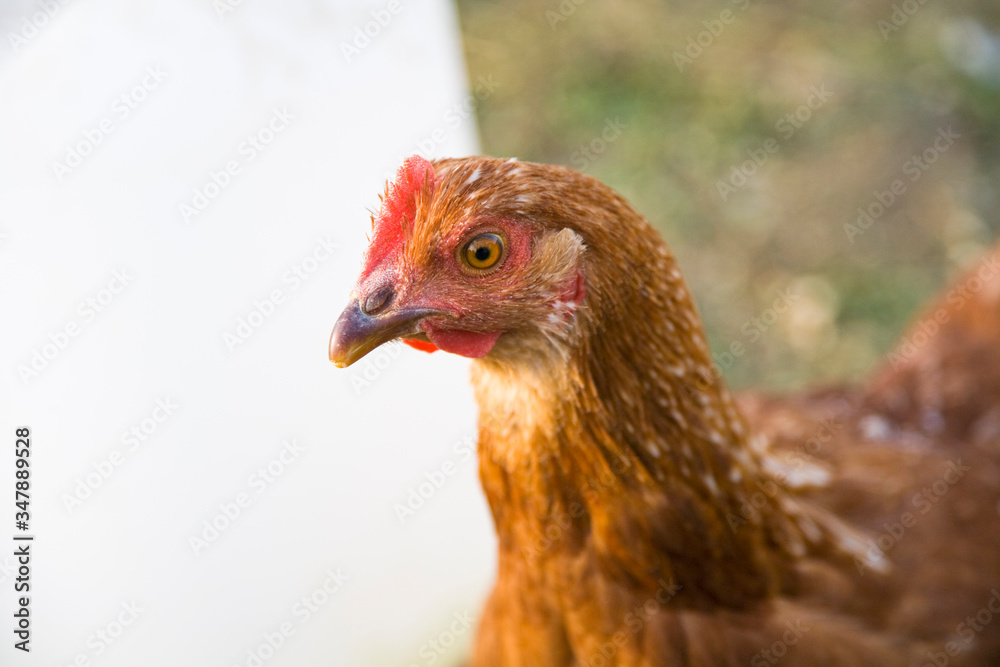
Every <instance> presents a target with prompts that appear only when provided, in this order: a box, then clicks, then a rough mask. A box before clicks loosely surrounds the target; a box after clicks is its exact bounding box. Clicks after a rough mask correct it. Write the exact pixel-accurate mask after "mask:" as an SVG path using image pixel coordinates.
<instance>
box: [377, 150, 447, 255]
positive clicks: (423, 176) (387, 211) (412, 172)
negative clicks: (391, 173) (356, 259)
mask: <svg viewBox="0 0 1000 667" xmlns="http://www.w3.org/2000/svg"><path fill="white" fill-rule="evenodd" d="M425 186H427V187H428V189H429V190H430V189H432V188H433V187H434V166H433V165H432V164H431V163H430V162H428V161H427V160H425V159H424V158H422V157H420V156H419V155H412V156H410V157H408V158H406V159H405V160H404V161H403V164H402V166H400V168H399V170H398V171H397V172H396V180H395V181H393V182H392V183H391V184H390V185H388V186H386V190H385V197H383V198H382V208H381V210H380V211H379V213H378V217H377V218H375V219H374V220H373V221H372V226H373V227H374V230H375V231H374V234H373V235H372V240H371V245H370V246H369V247H368V253H367V255H366V257H365V267H364V272H365V273H368V272H369V271H371V270H372V269H373V268H375V267H376V266H378V265H379V263H380V262H381V261H382V259H383V258H384V257H385V256H386V255H387V254H388V253H389V252H391V251H392V250H393V249H394V248H396V247H398V246H399V244H400V243H402V241H403V231H404V226H405V225H411V224H413V217H414V216H415V215H416V211H417V194H418V193H419V192H420V191H421V190H423V188H424V187H425Z"/></svg>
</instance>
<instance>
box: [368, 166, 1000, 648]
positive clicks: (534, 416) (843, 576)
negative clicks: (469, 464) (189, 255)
mask: <svg viewBox="0 0 1000 667" xmlns="http://www.w3.org/2000/svg"><path fill="white" fill-rule="evenodd" d="M409 196H410V198H411V199H410V201H409V202H408V203H409V204H412V208H410V210H412V212H413V218H412V220H411V221H409V222H408V224H406V225H404V226H403V227H402V229H403V231H404V238H402V239H401V240H400V243H399V248H398V249H397V250H396V252H395V253H383V255H384V257H390V256H391V258H390V259H387V260H386V261H391V262H392V263H393V266H394V267H395V268H394V271H396V273H397V274H398V276H401V277H402V278H401V279H400V284H401V285H402V286H401V287H400V289H401V290H402V293H401V295H400V298H407V296H408V294H407V292H406V290H407V289H410V290H412V292H413V293H420V294H422V295H424V297H425V298H430V297H428V296H427V295H428V294H431V293H432V292H433V290H432V288H431V287H428V286H430V285H434V284H435V283H436V282H440V281H438V280H437V279H438V278H439V277H440V276H443V275H444V273H445V269H444V268H443V267H444V266H445V265H446V264H447V263H448V262H449V261H450V260H451V258H452V257H453V256H454V252H455V247H456V244H457V243H459V242H460V240H461V239H463V238H465V237H466V235H467V234H468V233H469V232H470V230H474V229H477V228H479V227H481V226H482V224H483V221H489V220H505V221H512V223H513V224H514V225H515V226H516V227H517V228H518V229H524V230H527V233H528V234H529V235H530V239H531V241H530V245H528V246H526V247H525V248H522V249H521V250H520V252H523V253H525V255H524V262H523V265H521V266H520V268H519V270H518V271H516V272H514V271H512V272H506V273H504V272H498V273H496V274H493V275H491V276H489V277H487V278H484V279H483V280H482V281H478V282H477V281H476V280H468V281H466V282H467V284H461V285H458V286H453V287H449V288H448V289H447V290H446V291H443V292H438V293H433V297H434V298H436V299H438V300H440V301H442V302H444V301H447V302H448V303H450V304H452V306H453V307H454V308H456V309H457V312H458V313H459V315H457V316H456V317H459V318H460V321H461V324H462V327H463V328H466V329H470V330H474V331H491V330H503V331H504V333H503V334H502V335H501V336H500V337H499V339H497V342H496V345H495V347H494V348H493V349H492V351H491V352H490V353H489V354H488V355H487V356H485V357H484V358H482V359H479V360H477V361H475V362H474V363H473V369H472V381H473V386H474V390H475V395H476V399H477V401H478V404H479V408H480V433H479V456H480V477H481V480H482V485H483V488H484V491H485V493H486V495H487V498H488V500H489V503H490V507H491V509H492V513H493V518H494V521H495V523H496V530H497V535H498V540H499V571H498V575H497V582H496V586H495V589H494V591H493V594H492V595H491V597H490V600H489V602H488V604H487V606H486V609H485V611H484V613H483V616H482V619H481V622H480V627H479V630H478V639H477V642H476V648H475V652H474V655H473V658H472V662H473V664H474V665H476V666H478V667H483V666H487V665H546V666H556V665H737V664H742V665H746V664H751V665H757V664H759V665H764V664H774V662H775V661H777V660H778V659H779V658H780V659H782V660H783V661H785V664H798V665H909V664H915V665H919V664H924V662H925V661H930V660H931V658H929V657H928V655H930V654H933V653H934V652H935V651H944V650H945V644H946V642H948V641H951V640H954V639H955V637H953V635H955V634H956V632H957V630H956V628H957V626H958V625H959V624H960V623H961V622H962V621H963V619H964V618H965V617H966V616H967V615H968V614H970V613H971V614H975V612H976V611H977V610H978V609H980V608H981V607H983V606H984V605H986V604H987V602H988V601H989V599H990V595H991V593H990V592H991V590H993V589H996V588H998V587H1000V504H998V503H1000V276H998V277H995V279H994V280H993V281H992V282H990V283H989V284H988V285H987V286H986V287H983V288H982V289H980V290H978V291H977V292H976V293H975V294H974V295H973V297H970V298H971V301H970V300H966V301H964V302H963V303H962V306H961V312H960V313H959V312H956V316H955V317H953V318H951V319H950V321H949V322H948V323H947V324H946V325H942V327H941V331H940V332H939V334H938V335H937V336H936V337H934V338H932V339H931V340H929V341H928V342H927V343H926V344H925V345H924V346H923V347H920V348H918V349H917V351H916V353H915V354H913V355H911V356H910V357H908V358H906V359H905V360H904V361H901V362H899V363H895V364H893V365H894V366H895V367H891V366H889V365H887V366H886V368H884V369H883V370H881V371H880V372H879V373H877V374H876V378H875V380H873V382H872V384H871V385H870V386H868V387H858V388H853V389H842V390H836V391H832V390H831V391H826V392H819V393H812V394H806V395H802V396H795V397H784V398H770V397H763V396H757V395H752V394H749V395H746V396H743V397H740V399H739V400H738V401H736V400H734V399H733V397H732V396H731V395H730V393H729V392H728V391H727V390H726V388H725V387H724V385H723V383H722V382H721V380H720V379H719V377H718V375H717V373H716V372H715V370H714V368H713V366H712V363H711V359H710V353H709V349H708V345H707V343H706V340H705V336H704V333H703V331H702V325H701V321H700V318H699V316H698V314H697V311H696V309H695V306H694V303H693V302H692V299H691V296H690V294H689V292H688V290H687V287H686V285H685V283H684V281H683V279H682V277H681V274H680V271H679V269H678V267H677V264H676V262H675V261H674V258H673V256H672V255H671V253H670V251H669V250H668V248H667V247H666V245H665V244H664V243H663V241H662V239H661V238H660V237H659V235H658V234H657V233H656V232H655V231H654V230H653V229H652V228H651V227H650V226H649V225H648V224H647V223H646V221H645V220H644V219H643V218H642V216H640V215H639V214H638V213H637V212H636V211H635V210H634V209H633V208H632V207H631V206H630V205H629V204H628V203H627V202H626V201H625V200H624V199H622V198H621V197H620V196H619V195H617V194H616V193H615V192H613V191H612V190H610V189H609V188H607V187H606V186H604V185H602V184H601V183H599V182H597V181H595V180H594V179H592V178H590V177H587V176H584V175H581V174H579V173H576V172H573V171H571V170H568V169H565V168H561V167H555V166H547V165H538V164H530V163H522V162H518V161H516V160H501V159H494V158H466V159H448V160H438V161H435V162H434V163H433V178H432V180H431V179H429V180H428V182H427V183H426V184H425V186H424V187H423V188H416V189H413V191H412V193H411V194H410V195H409ZM512 252H513V251H512ZM380 261H381V259H380ZM369 268H376V267H369ZM577 272H579V273H580V275H582V276H583V280H584V282H585V287H586V289H585V297H584V298H583V300H582V301H581V302H579V303H568V302H566V301H564V300H561V297H560V295H561V294H563V293H565V290H566V285H567V284H568V282H569V281H571V280H572V278H573V275H574V274H575V273H577ZM363 278H364V276H363ZM360 284H361V281H359V285H360ZM454 284H457V283H453V285H454ZM477 291H488V292H489V294H490V301H489V304H490V306H489V308H479V307H476V305H475V304H477V303H480V301H477V299H481V298H482V296H481V295H480V294H479V293H478V292H477ZM943 301H944V303H942V304H939V305H938V306H933V307H932V308H931V310H930V311H929V312H931V313H933V312H934V311H935V309H936V308H938V307H942V308H949V307H950V308H954V304H952V303H950V302H949V300H947V299H944V300H943ZM897 361H898V360H897ZM928 411H931V412H932V413H933V416H932V417H928V414H929V412H928ZM929 423H930V424H931V426H932V428H930V429H929V428H928V424H929ZM959 460H960V462H961V463H960V465H961V466H966V467H968V468H969V469H968V470H964V469H962V468H958V469H957V470H959V471H960V472H961V476H960V477H959V478H958V479H957V481H955V483H954V484H950V483H949V484H948V485H947V493H945V494H944V495H942V496H941V497H940V498H939V499H937V501H936V502H935V503H934V505H933V506H932V507H931V509H929V510H928V511H927V512H926V513H925V514H921V513H920V510H921V509H922V505H921V506H920V507H917V506H915V505H914V502H915V501H914V496H915V494H919V493H920V492H921V489H922V488H923V487H925V486H926V485H928V484H931V485H933V484H934V482H935V481H937V480H940V479H945V476H946V475H947V474H949V473H948V471H949V465H952V466H953V467H952V470H955V468H954V465H953V464H954V462H955V461H959ZM956 474H957V473H955V472H952V473H951V476H952V477H955V475H956ZM949 479H951V478H949ZM908 511H909V512H911V513H913V514H914V515H915V517H916V520H915V523H914V525H912V526H911V527H906V528H905V529H904V533H903V534H902V536H901V537H899V538H898V539H894V540H893V542H892V544H891V546H890V548H888V549H879V548H877V544H878V542H877V540H878V539H879V538H880V536H882V535H883V534H885V533H886V531H887V526H894V522H898V521H900V517H901V516H902V515H903V513H905V512H908ZM886 542H887V541H886V540H883V542H882V544H883V546H887V544H886ZM998 601H1000V598H998ZM928 652H930V654H929V653H928ZM948 658H949V660H950V662H949V663H948V664H952V665H958V664H962V665H977V664H998V663H997V662H996V661H997V660H1000V613H998V614H997V615H996V622H995V623H994V624H993V625H991V626H987V627H984V628H983V629H982V631H981V632H977V633H976V634H975V636H974V637H973V639H972V641H971V642H968V643H963V644H961V649H960V650H959V651H958V653H957V655H954V656H948ZM931 664H933V663H931Z"/></svg>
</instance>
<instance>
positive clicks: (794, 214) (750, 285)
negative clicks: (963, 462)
mask: <svg viewBox="0 0 1000 667" xmlns="http://www.w3.org/2000/svg"><path fill="white" fill-rule="evenodd" d="M458 6H459V11H460V17H461V21H462V30H463V34H464V40H465V50H466V56H467V61H468V67H469V70H470V72H469V75H470V80H471V81H473V82H474V81H476V80H477V78H478V77H480V76H484V77H485V76H491V77H492V78H493V79H494V80H495V82H496V83H497V87H496V90H495V92H494V93H493V94H492V95H490V96H489V97H487V98H486V99H484V100H483V101H482V102H481V103H480V104H479V107H478V119H479V123H480V129H481V134H482V140H483V150H484V152H486V153H489V154H493V155H503V156H506V155H513V156H517V157H518V158H521V159H523V160H531V161H539V162H550V163H560V164H565V165H568V166H572V167H575V168H577V169H580V170H581V171H585V172H588V173H590V174H593V175H594V176H596V177H598V178H599V179H601V180H602V181H604V182H606V183H608V184H609V185H611V186H613V187H614V188H616V189H617V190H619V191H620V192H621V193H622V194H623V195H625V196H626V197H627V198H628V199H629V200H631V201H632V202H633V203H634V204H635V205H636V206H637V207H638V208H639V210H640V211H642V212H643V213H644V214H645V215H646V216H647V217H648V218H649V219H650V221H651V222H652V223H653V224H654V225H656V226H657V227H658V228H659V229H660V230H661V231H662V233H663V235H664V237H665V238H666V239H667V241H668V242H669V243H670V245H671V246H672V248H673V250H674V253H675V254H676V256H677V257H678V260H679V262H680V265H681V268H682V269H683V271H684V273H685V275H686V276H687V279H688V282H689V284H690V285H691V288H692V290H693V292H694V294H695V297H696V299H697V301H698V304H699V307H700V309H701V312H702V315H703V317H704V319H705V323H706V326H707V329H708V332H709V337H710V339H711V343H712V348H713V350H714V351H716V352H717V353H718V356H717V361H718V362H719V365H720V368H722V369H723V370H724V372H725V374H726V375H727V376H728V377H729V378H730V380H731V381H732V383H733V384H735V385H737V386H747V385H752V386H769V387H788V386H792V385H798V384H801V383H803V382H807V381H808V382H813V381H831V380H849V379H853V378H857V377H860V376H863V375H864V374H866V373H868V372H870V371H871V369H872V368H873V367H874V365H875V364H877V363H879V361H880V360H881V359H882V358H884V355H885V354H886V353H887V351H888V350H889V347H890V345H891V344H892V342H893V341H894V340H895V339H896V337H897V336H898V335H899V334H900V333H901V331H902V329H903V327H904V326H905V324H906V322H907V321H908V320H909V319H910V318H912V317H914V316H915V315H916V314H917V310H918V309H919V307H920V306H921V304H922V303H923V302H924V301H925V300H927V299H929V298H931V297H932V296H933V295H934V293H935V292H936V291H937V290H939V289H940V288H941V287H943V285H944V284H945V282H946V281H947V280H949V279H951V278H953V277H954V276H955V274H956V272H957V271H958V270H960V269H961V268H963V267H965V266H967V265H968V264H969V263H970V262H975V261H976V259H977V258H978V256H979V253H980V252H982V251H983V250H985V249H986V248H987V247H988V246H989V244H990V243H991V242H992V240H993V239H994V238H995V237H997V236H998V235H1000V213H998V211H1000V3H996V2H993V1H991V0H980V1H978V2H961V1H959V2H947V3H946V2H942V1H941V0H925V1H924V2H923V4H921V2H920V0H906V1H905V2H904V1H900V0H896V1H895V2H887V1H883V2H861V1H854V2H851V1H849V2H839V3H817V2H808V1H806V0H800V1H798V2H795V1H787V2H757V1H755V0H735V1H734V0H723V1H718V2H711V3H705V2H694V1H690V2H661V1H653V0H575V2H574V0H543V1H542V2H537V1H533V0H532V1H529V0H504V1H502V2H501V1H500V0H494V1H488V0H459V2H458ZM724 12H728V13H724ZM880 22H881V23H880ZM816 91H820V92H823V97H826V98H827V99H826V100H825V101H824V102H822V103H821V104H820V103H819V100H820V97H819V96H817V95H815V94H814V93H815V92H816ZM826 93H828V95H827V94H826ZM811 94H812V95H813V97H812V98H810V95H811ZM810 100H811V101H812V103H813V105H814V107H815V108H813V109H809V108H808V106H807V107H804V108H801V107H802V105H807V104H808V103H809V102H810ZM796 113H798V114H799V116H798V119H795V120H794V122H792V119H786V116H787V115H788V114H793V118H794V114H796ZM782 119H786V120H785V121H784V122H783V120H782ZM609 123H610V124H611V126H614V125H616V124H617V125H618V126H619V127H620V131H618V132H617V134H616V131H615V130H612V129H607V132H606V136H604V137H602V133H605V130H606V128H609ZM622 126H623V127H622ZM949 128H951V132H952V133H953V134H954V133H957V134H958V135H959V137H958V138H952V139H948V140H945V139H941V140H938V144H937V145H938V148H943V150H941V151H938V150H937V149H935V148H934V142H935V139H936V138H937V137H939V136H942V135H947V134H948V131H949ZM790 130H791V132H790ZM939 133H940V134H939ZM768 140H771V141H770V142H769V141H768ZM949 142H950V143H949ZM587 148H590V149H591V150H590V153H589V154H588V153H587V152H586V149H587ZM769 148H770V149H771V150H770V151H769V150H768V149H769ZM928 149H931V150H930V151H928ZM925 151H928V153H927V157H928V159H929V158H931V157H934V158H935V159H934V161H933V164H926V163H925V164H924V166H925V167H926V169H924V168H923V167H922V166H921V165H920V164H917V163H916V162H912V161H911V160H912V158H913V157H914V156H921V155H923V154H924V152H925ZM753 157H756V158H757V162H762V164H759V165H757V164H755V163H754V162H749V163H748V162H747V160H751V159H752V158H753ZM764 157H766V160H764V159H763V158H764ZM908 161H909V162H908ZM741 167H742V168H744V169H745V171H746V172H752V173H751V174H750V175H749V176H748V177H747V178H746V183H745V184H743V185H741V186H740V187H736V186H737V185H739V184H740V183H741V181H740V178H739V177H738V176H737V177H736V178H734V179H733V180H731V178H732V177H733V170H734V168H735V169H740V168H741ZM896 180H899V181H901V183H900V184H897V190H899V191H901V192H903V194H901V195H892V196H893V197H894V198H895V201H894V202H893V203H892V204H891V205H889V206H887V207H886V210H885V212H884V213H883V214H882V215H881V216H879V217H878V218H877V219H874V220H873V222H871V224H869V225H868V227H867V229H862V228H861V227H857V229H856V230H854V231H860V232H862V233H860V234H857V233H851V234H849V232H852V230H851V228H850V227H845V226H846V225H855V226H856V225H857V219H858V216H859V214H858V209H859V207H860V208H865V209H867V208H869V207H872V210H873V211H874V212H877V211H878V208H879V206H877V205H874V204H877V203H878V199H877V198H878V197H879V196H881V198H882V199H883V200H884V201H888V197H889V194H891V186H892V184H893V181H896ZM720 182H722V183H726V184H727V185H729V186H732V187H734V190H733V191H727V192H726V193H725V194H726V196H725V198H723V196H722V193H720V188H719V183H720ZM899 185H901V186H902V189H901V188H900V187H898V186H899ZM886 191H889V194H880V195H876V193H884V192H886ZM780 294H786V295H788V296H789V298H790V299H791V300H792V301H793V305H792V307H791V308H790V309H787V310H786V311H785V312H783V313H777V312H776V310H774V311H772V310H769V309H771V308H772V307H773V305H774V302H775V300H776V299H777V298H778V297H779V295H780ZM778 306H779V308H780V307H781V306H782V304H780V303H779V304H778ZM753 318H758V320H757V321H755V320H754V319H753ZM733 343H739V344H740V345H741V346H742V347H737V349H738V350H742V354H740V355H738V356H735V357H733V358H732V359H731V360H730V359H727V358H725V357H724V356H723V352H724V351H725V350H727V349H729V348H730V347H731V346H732V345H733Z"/></svg>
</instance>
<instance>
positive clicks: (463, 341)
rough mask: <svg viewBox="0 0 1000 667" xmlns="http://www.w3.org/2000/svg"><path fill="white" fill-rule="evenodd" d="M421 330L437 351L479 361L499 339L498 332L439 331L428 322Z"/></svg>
mask: <svg viewBox="0 0 1000 667" xmlns="http://www.w3.org/2000/svg"><path fill="white" fill-rule="evenodd" d="M421 328H423V330H424V332H425V333H426V334H427V337H428V338H430V339H431V342H432V343H434V345H436V346H437V347H438V349H441V350H444V351H445V352H451V353H452V354H458V355H461V356H463V357H469V358H471V359H480V358H482V357H485V356H486V355H487V354H489V353H490V350H492V349H493V345H494V344H496V342H497V338H499V337H500V332H499V331H492V332H489V333H480V332H478V331H461V330H459V329H439V328H437V327H435V326H434V325H433V324H431V323H430V322H424V323H423V325H422V327H421Z"/></svg>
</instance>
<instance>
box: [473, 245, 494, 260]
mask: <svg viewBox="0 0 1000 667" xmlns="http://www.w3.org/2000/svg"><path fill="white" fill-rule="evenodd" d="M492 254H493V253H492V252H491V251H490V249H489V246H484V245H481V246H479V247H478V248H476V259H477V260H478V261H480V262H485V261H486V260H488V259H489V258H490V255H492Z"/></svg>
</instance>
